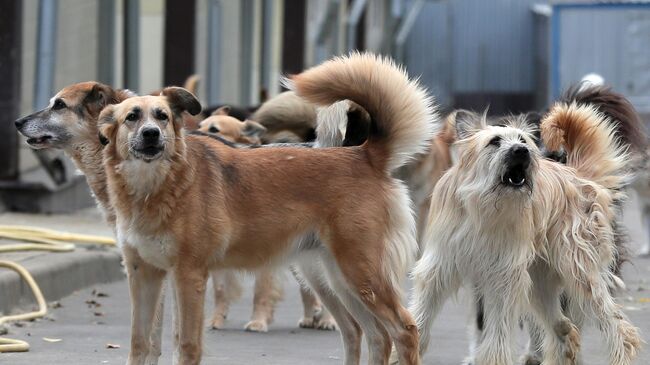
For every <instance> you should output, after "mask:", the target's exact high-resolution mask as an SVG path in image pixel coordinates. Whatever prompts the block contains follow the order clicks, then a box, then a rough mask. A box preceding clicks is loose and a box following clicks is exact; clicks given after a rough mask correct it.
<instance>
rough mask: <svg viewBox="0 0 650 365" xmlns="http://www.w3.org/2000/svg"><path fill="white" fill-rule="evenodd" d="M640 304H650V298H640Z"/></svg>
mask: <svg viewBox="0 0 650 365" xmlns="http://www.w3.org/2000/svg"><path fill="white" fill-rule="evenodd" d="M639 303H650V298H639Z"/></svg>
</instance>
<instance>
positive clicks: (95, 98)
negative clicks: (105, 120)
mask: <svg viewBox="0 0 650 365" xmlns="http://www.w3.org/2000/svg"><path fill="white" fill-rule="evenodd" d="M114 99H115V90H113V88H112V87H110V86H108V85H104V84H101V83H99V82H97V83H95V84H94V85H93V86H92V88H90V90H89V91H88V93H86V96H85V97H84V100H83V105H85V106H86V108H87V109H88V112H90V115H93V116H95V115H99V113H100V112H101V111H102V109H104V108H105V107H106V105H109V104H112V103H113V101H114Z"/></svg>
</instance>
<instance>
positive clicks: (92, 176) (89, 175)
mask: <svg viewBox="0 0 650 365" xmlns="http://www.w3.org/2000/svg"><path fill="white" fill-rule="evenodd" d="M134 95H135V94H133V93H132V92H131V91H129V90H116V91H115V93H114V95H113V99H112V100H111V102H112V103H114V104H118V103H121V102H122V101H124V100H126V99H128V98H130V97H132V96H134ZM97 113H99V111H98V112H97ZM98 118H99V114H97V115H92V116H89V120H86V121H85V123H88V125H97V119H98ZM78 141H79V142H77V143H74V144H73V145H72V146H70V147H69V148H67V149H65V152H66V154H67V155H68V156H70V158H71V159H72V161H73V162H74V164H75V165H76V166H77V168H78V169H79V170H80V171H81V172H82V173H83V174H84V175H85V176H86V182H87V183H88V186H89V187H90V190H92V192H93V195H94V196H95V199H96V200H97V202H98V203H99V207H100V209H101V210H102V212H103V213H104V215H105V217H106V220H107V221H108V223H109V224H110V225H111V227H114V226H115V212H114V211H113V209H112V207H111V204H110V202H109V196H108V188H107V183H106V171H105V170H104V165H103V154H102V150H103V148H104V146H103V145H102V144H101V143H100V141H99V134H98V131H97V130H96V129H95V128H89V130H86V133H85V134H84V135H82V136H80V138H78Z"/></svg>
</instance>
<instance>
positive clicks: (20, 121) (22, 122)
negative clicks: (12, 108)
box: [14, 118, 27, 130]
mask: <svg viewBox="0 0 650 365" xmlns="http://www.w3.org/2000/svg"><path fill="white" fill-rule="evenodd" d="M26 121H27V119H26V118H20V119H18V120H16V121H15V122H14V123H15V124H16V128H18V130H20V129H21V128H22V127H23V126H24V125H25V122H26Z"/></svg>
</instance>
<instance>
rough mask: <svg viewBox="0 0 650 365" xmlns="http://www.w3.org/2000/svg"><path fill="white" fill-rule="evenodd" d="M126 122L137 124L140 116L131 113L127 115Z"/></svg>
mask: <svg viewBox="0 0 650 365" xmlns="http://www.w3.org/2000/svg"><path fill="white" fill-rule="evenodd" d="M126 120H128V121H129V122H135V121H136V120H138V115H137V114H136V113H129V114H127V115H126Z"/></svg>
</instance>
